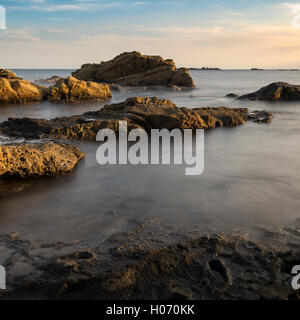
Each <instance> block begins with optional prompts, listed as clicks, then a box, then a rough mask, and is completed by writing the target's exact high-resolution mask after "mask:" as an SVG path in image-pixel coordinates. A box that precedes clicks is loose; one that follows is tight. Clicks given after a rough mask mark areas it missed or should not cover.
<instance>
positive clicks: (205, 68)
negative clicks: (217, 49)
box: [189, 67, 221, 71]
mask: <svg viewBox="0 0 300 320" xmlns="http://www.w3.org/2000/svg"><path fill="white" fill-rule="evenodd" d="M189 70H204V71H205V70H208V71H220V70H221V69H220V68H209V67H202V68H189Z"/></svg>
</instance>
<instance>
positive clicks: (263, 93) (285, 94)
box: [239, 82, 300, 101]
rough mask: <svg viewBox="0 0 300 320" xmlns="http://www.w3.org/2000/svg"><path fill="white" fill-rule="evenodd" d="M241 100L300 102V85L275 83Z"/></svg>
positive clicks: (242, 97)
mask: <svg viewBox="0 0 300 320" xmlns="http://www.w3.org/2000/svg"><path fill="white" fill-rule="evenodd" d="M239 99H249V100H269V101H276V100H285V101H293V100H300V85H292V84H289V83H286V82H274V83H271V84H269V85H268V86H266V87H263V88H261V89H259V90H258V91H256V92H253V93H249V94H246V95H243V96H240V97H239Z"/></svg>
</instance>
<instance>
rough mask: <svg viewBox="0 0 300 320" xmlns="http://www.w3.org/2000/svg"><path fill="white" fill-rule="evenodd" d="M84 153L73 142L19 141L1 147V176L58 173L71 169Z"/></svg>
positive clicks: (18, 176)
mask: <svg viewBox="0 0 300 320" xmlns="http://www.w3.org/2000/svg"><path fill="white" fill-rule="evenodd" d="M83 157H84V153H83V152H81V151H80V150H79V149H78V148H76V147H74V146H72V145H66V144H57V143H51V142H46V143H35V144H30V143H19V144H7V145H2V146H0V178H2V179H3V178H7V177H15V178H30V177H41V176H59V175H64V174H66V173H69V172H71V171H72V170H73V169H74V167H75V165H76V164H77V162H78V161H79V160H81V159H82V158H83Z"/></svg>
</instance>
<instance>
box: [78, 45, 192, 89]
mask: <svg viewBox="0 0 300 320" xmlns="http://www.w3.org/2000/svg"><path fill="white" fill-rule="evenodd" d="M72 75H73V76H74V77H76V78H77V79H80V80H86V81H95V82H104V83H118V84H121V85H125V86H151V85H155V86H159V85H161V86H171V85H174V86H179V87H194V86H195V84H194V81H193V79H192V77H191V76H190V74H189V71H188V69H186V68H178V69H177V68H176V65H175V63H174V61H173V60H171V59H168V60H165V59H163V58H162V57H160V56H146V55H143V54H141V53H140V52H137V51H133V52H125V53H123V54H120V55H118V56H117V57H115V58H114V59H112V60H110V61H107V62H101V63H100V64H84V65H82V67H81V68H80V69H79V70H77V71H75V72H73V73H72Z"/></svg>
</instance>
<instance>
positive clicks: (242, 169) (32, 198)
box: [0, 70, 300, 241]
mask: <svg viewBox="0 0 300 320" xmlns="http://www.w3.org/2000/svg"><path fill="white" fill-rule="evenodd" d="M14 71H15V72H16V73H17V74H18V75H19V76H20V77H22V78H24V79H27V80H30V81H34V80H37V79H41V78H47V77H50V76H53V75H58V76H62V77H65V76H68V75H70V73H71V71H72V70H14ZM191 75H192V76H193V78H194V80H195V82H196V86H197V88H196V89H193V90H183V91H171V90H169V89H168V90H152V91H144V90H141V89H130V91H128V90H126V89H124V90H123V91H121V92H118V93H113V98H112V99H111V101H110V102H106V103H90V104H80V105H63V104H49V103H46V102H45V103H38V104H31V105H25V106H1V108H0V121H4V120H6V119H7V118H8V117H35V118H47V119H50V118H54V117H58V116H68V115H74V114H80V113H83V112H85V111H89V110H97V109H100V108H101V107H103V105H105V104H108V103H114V102H119V101H123V100H125V99H126V98H127V97H130V96H158V97H166V98H169V99H171V100H172V101H173V102H174V103H176V104H177V105H178V106H186V107H204V106H228V107H248V108H249V109H251V110H255V109H259V110H262V109H267V110H270V111H272V112H273V113H274V115H275V118H274V120H273V122H272V124H256V123H250V122H249V123H247V124H245V125H242V126H239V127H235V128H218V129H215V130H210V131H207V132H206V133H205V170H204V173H203V174H202V175H201V176H186V175H185V171H184V166H178V165H169V166H167V165H165V166H162V165H161V166H131V165H127V166H118V165H117V166H100V165H98V164H97V162H96V157H95V155H96V150H97V147H98V144H97V143H96V142H95V143H93V142H76V143H75V144H76V145H78V146H79V147H80V148H81V149H82V150H83V151H84V152H86V159H85V160H84V161H82V162H81V163H80V164H79V165H78V167H77V168H76V170H75V171H74V172H73V173H71V174H70V175H69V176H67V177H63V178H58V179H41V180H37V181H35V182H34V183H33V185H32V187H31V188H30V189H28V190H26V191H24V192H21V193H18V194H14V195H12V196H9V197H7V198H5V199H1V200H0V234H7V233H9V232H20V233H21V234H22V235H23V236H25V237H28V238H30V239H34V240H36V241H60V240H64V241H67V240H76V239H80V238H84V239H87V240H88V241H93V239H96V238H97V240H99V239H100V238H101V239H104V238H106V237H108V236H110V235H112V234H114V233H115V232H119V231H124V230H128V229H130V228H132V227H133V225H134V223H135V221H136V220H137V219H143V218H160V219H163V220H164V221H166V222H168V223H170V224H176V225H177V226H178V225H182V226H191V225H197V226H202V227H203V228H205V229H207V230H215V231H223V230H232V229H240V228H241V229H247V228H252V227H257V226H281V225H283V224H286V223H290V222H292V221H294V220H295V219H297V218H300V196H299V195H300V102H290V103H277V102H276V103H268V102H250V101H238V100H232V99H228V98H225V95H226V94H228V93H236V94H244V93H249V92H252V91H256V90H257V89H259V88H260V87H262V86H265V85H267V84H269V83H271V82H274V81H287V82H290V83H293V84H299V83H300V72H299V71H249V70H225V71H191ZM112 212H114V214H112Z"/></svg>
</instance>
